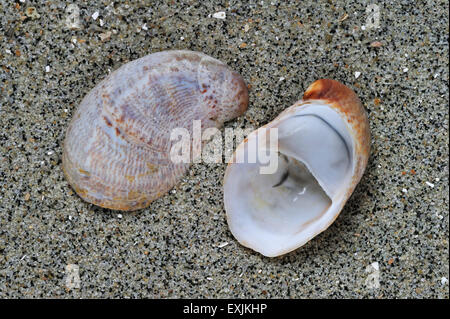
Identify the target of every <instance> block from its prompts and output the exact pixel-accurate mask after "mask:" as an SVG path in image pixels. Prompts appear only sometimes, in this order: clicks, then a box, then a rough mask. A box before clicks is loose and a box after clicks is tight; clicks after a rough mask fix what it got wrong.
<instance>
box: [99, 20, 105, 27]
mask: <svg viewBox="0 0 450 319" xmlns="http://www.w3.org/2000/svg"><path fill="white" fill-rule="evenodd" d="M98 21H99V22H100V26H101V27H103V25H104V24H105V22H104V21H103V20H102V19H100V20H98Z"/></svg>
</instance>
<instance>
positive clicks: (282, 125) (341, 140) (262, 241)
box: [224, 79, 370, 257]
mask: <svg viewBox="0 0 450 319" xmlns="http://www.w3.org/2000/svg"><path fill="white" fill-rule="evenodd" d="M273 128H277V129H278V139H277V142H278V152H279V154H278V155H277V157H276V159H277V161H278V166H277V169H276V171H275V172H274V173H273V174H261V172H260V170H259V168H261V167H262V166H263V164H264V163H262V161H261V160H259V157H258V159H257V160H256V161H255V162H254V163H251V161H250V160H248V158H249V156H250V155H251V152H255V148H251V147H250V145H251V143H253V145H257V147H261V148H262V149H263V150H266V151H268V150H269V149H271V148H270V147H267V142H266V144H263V143H262V142H261V143H260V142H259V140H258V136H261V135H264V134H266V135H268V134H269V131H270V129H273ZM258 143H260V144H261V145H259V144H258ZM369 152H370V131H369V123H368V119H367V114H366V111H365V110H364V108H363V106H362V105H361V103H360V101H359V99H358V97H357V96H356V94H355V93H354V92H353V91H352V90H351V89H349V88H348V87H346V86H345V85H343V84H341V83H339V82H337V81H334V80H328V79H322V80H318V81H316V82H314V83H313V84H312V85H311V86H310V87H309V88H308V89H307V90H306V92H305V94H304V95H303V100H301V101H298V102H297V103H295V104H294V105H292V106H291V107H289V108H288V109H286V110H284V111H283V112H282V113H281V114H280V115H279V116H278V117H277V118H275V119H274V120H273V121H272V122H270V123H268V124H267V125H265V126H263V127H261V128H259V129H258V130H256V131H254V132H252V133H251V134H249V136H248V137H247V139H245V140H244V141H243V142H242V143H241V144H240V145H239V146H238V147H237V149H236V151H235V153H234V156H233V160H232V162H231V163H230V164H229V165H228V167H227V169H226V172H225V180H224V204H225V210H226V213H227V221H228V225H229V227H230V230H231V232H232V234H233V235H234V237H235V238H236V239H237V240H238V241H239V242H240V243H241V244H242V245H244V246H246V247H249V248H251V249H253V250H255V251H257V252H259V253H261V254H263V255H265V256H268V257H275V256H279V255H283V254H285V253H288V252H290V251H292V250H294V249H296V248H298V247H301V246H302V245H304V244H305V243H306V242H308V241H309V240H310V239H312V238H313V237H314V236H316V235H318V234H319V233H321V232H322V231H324V230H325V229H327V228H328V227H329V226H330V225H331V224H332V223H333V221H334V220H335V219H336V218H337V216H338V215H339V213H340V211H341V210H342V208H343V207H344V205H345V203H346V201H347V200H348V198H349V197H350V195H351V194H352V192H353V190H354V189H355V187H356V185H357V184H358V182H359V180H360V179H361V177H362V175H363V173H364V170H365V167H366V165H367V161H368V158H369Z"/></svg>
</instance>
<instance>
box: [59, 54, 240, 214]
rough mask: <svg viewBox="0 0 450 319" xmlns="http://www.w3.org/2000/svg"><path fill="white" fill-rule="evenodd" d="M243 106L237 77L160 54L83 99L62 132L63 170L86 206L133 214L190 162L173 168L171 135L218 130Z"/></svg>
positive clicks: (208, 63) (202, 58)
mask: <svg viewBox="0 0 450 319" xmlns="http://www.w3.org/2000/svg"><path fill="white" fill-rule="evenodd" d="M247 105H248V92H247V87H246V85H245V83H244V81H243V79H242V77H241V76H240V75H239V74H238V73H236V72H234V71H232V70H230V69H229V68H228V67H227V66H226V65H225V64H224V63H222V62H220V61H218V60H216V59H214V58H212V57H209V56H207V55H205V54H202V53H199V52H192V51H185V50H180V51H165V52H158V53H154V54H150V55H147V56H145V57H143V58H140V59H137V60H134V61H132V62H129V63H127V64H125V65H123V66H122V67H120V68H119V69H118V70H116V71H115V72H113V73H111V74H110V75H109V76H108V77H107V78H106V79H104V80H103V81H102V82H100V83H99V84H98V85H97V86H96V87H95V88H94V89H92V90H91V91H90V92H89V93H88V94H87V95H86V97H85V98H84V99H83V101H82V102H81V104H80V105H79V107H78V109H77V110H76V112H75V114H74V117H73V119H72V121H71V123H70V125H69V127H68V129H67V133H66V138H65V142H64V151H63V158H62V161H63V169H64V173H65V176H66V178H67V180H68V181H69V183H70V185H71V186H72V187H73V189H74V190H75V191H76V193H77V194H78V195H79V196H80V197H81V198H83V199H84V200H86V201H87V202H90V203H93V204H95V205H98V206H101V207H105V208H111V209H117V210H137V209H140V208H144V207H146V206H148V205H149V204H150V203H151V202H152V201H153V200H155V199H156V198H158V197H160V196H161V195H163V194H164V193H166V192H167V191H169V190H170V189H171V188H172V187H173V186H174V185H175V184H176V183H177V181H178V180H179V179H180V178H181V177H182V176H183V175H184V174H185V172H186V170H187V169H188V167H189V163H173V162H172V161H171V158H170V150H171V147H172V144H173V143H175V142H176V141H171V140H170V133H171V131H172V130H173V129H175V128H184V129H187V130H189V132H192V128H193V121H194V120H200V121H201V128H202V129H203V128H208V127H216V128H219V127H221V126H222V125H223V123H224V122H225V121H228V120H231V119H233V118H235V117H237V116H239V115H241V114H242V113H243V112H244V111H245V110H246V109H247Z"/></svg>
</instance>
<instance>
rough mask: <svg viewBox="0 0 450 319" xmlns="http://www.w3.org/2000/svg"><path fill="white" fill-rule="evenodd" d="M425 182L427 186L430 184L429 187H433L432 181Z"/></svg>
mask: <svg viewBox="0 0 450 319" xmlns="http://www.w3.org/2000/svg"><path fill="white" fill-rule="evenodd" d="M425 184H427V185H428V186H430V187H431V188H433V187H434V184H433V183H430V182H425Z"/></svg>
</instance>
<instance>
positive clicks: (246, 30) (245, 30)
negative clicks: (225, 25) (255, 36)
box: [244, 23, 250, 32]
mask: <svg viewBox="0 0 450 319" xmlns="http://www.w3.org/2000/svg"><path fill="white" fill-rule="evenodd" d="M248 30H250V26H249V25H248V24H247V23H246V24H245V25H244V32H248Z"/></svg>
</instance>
